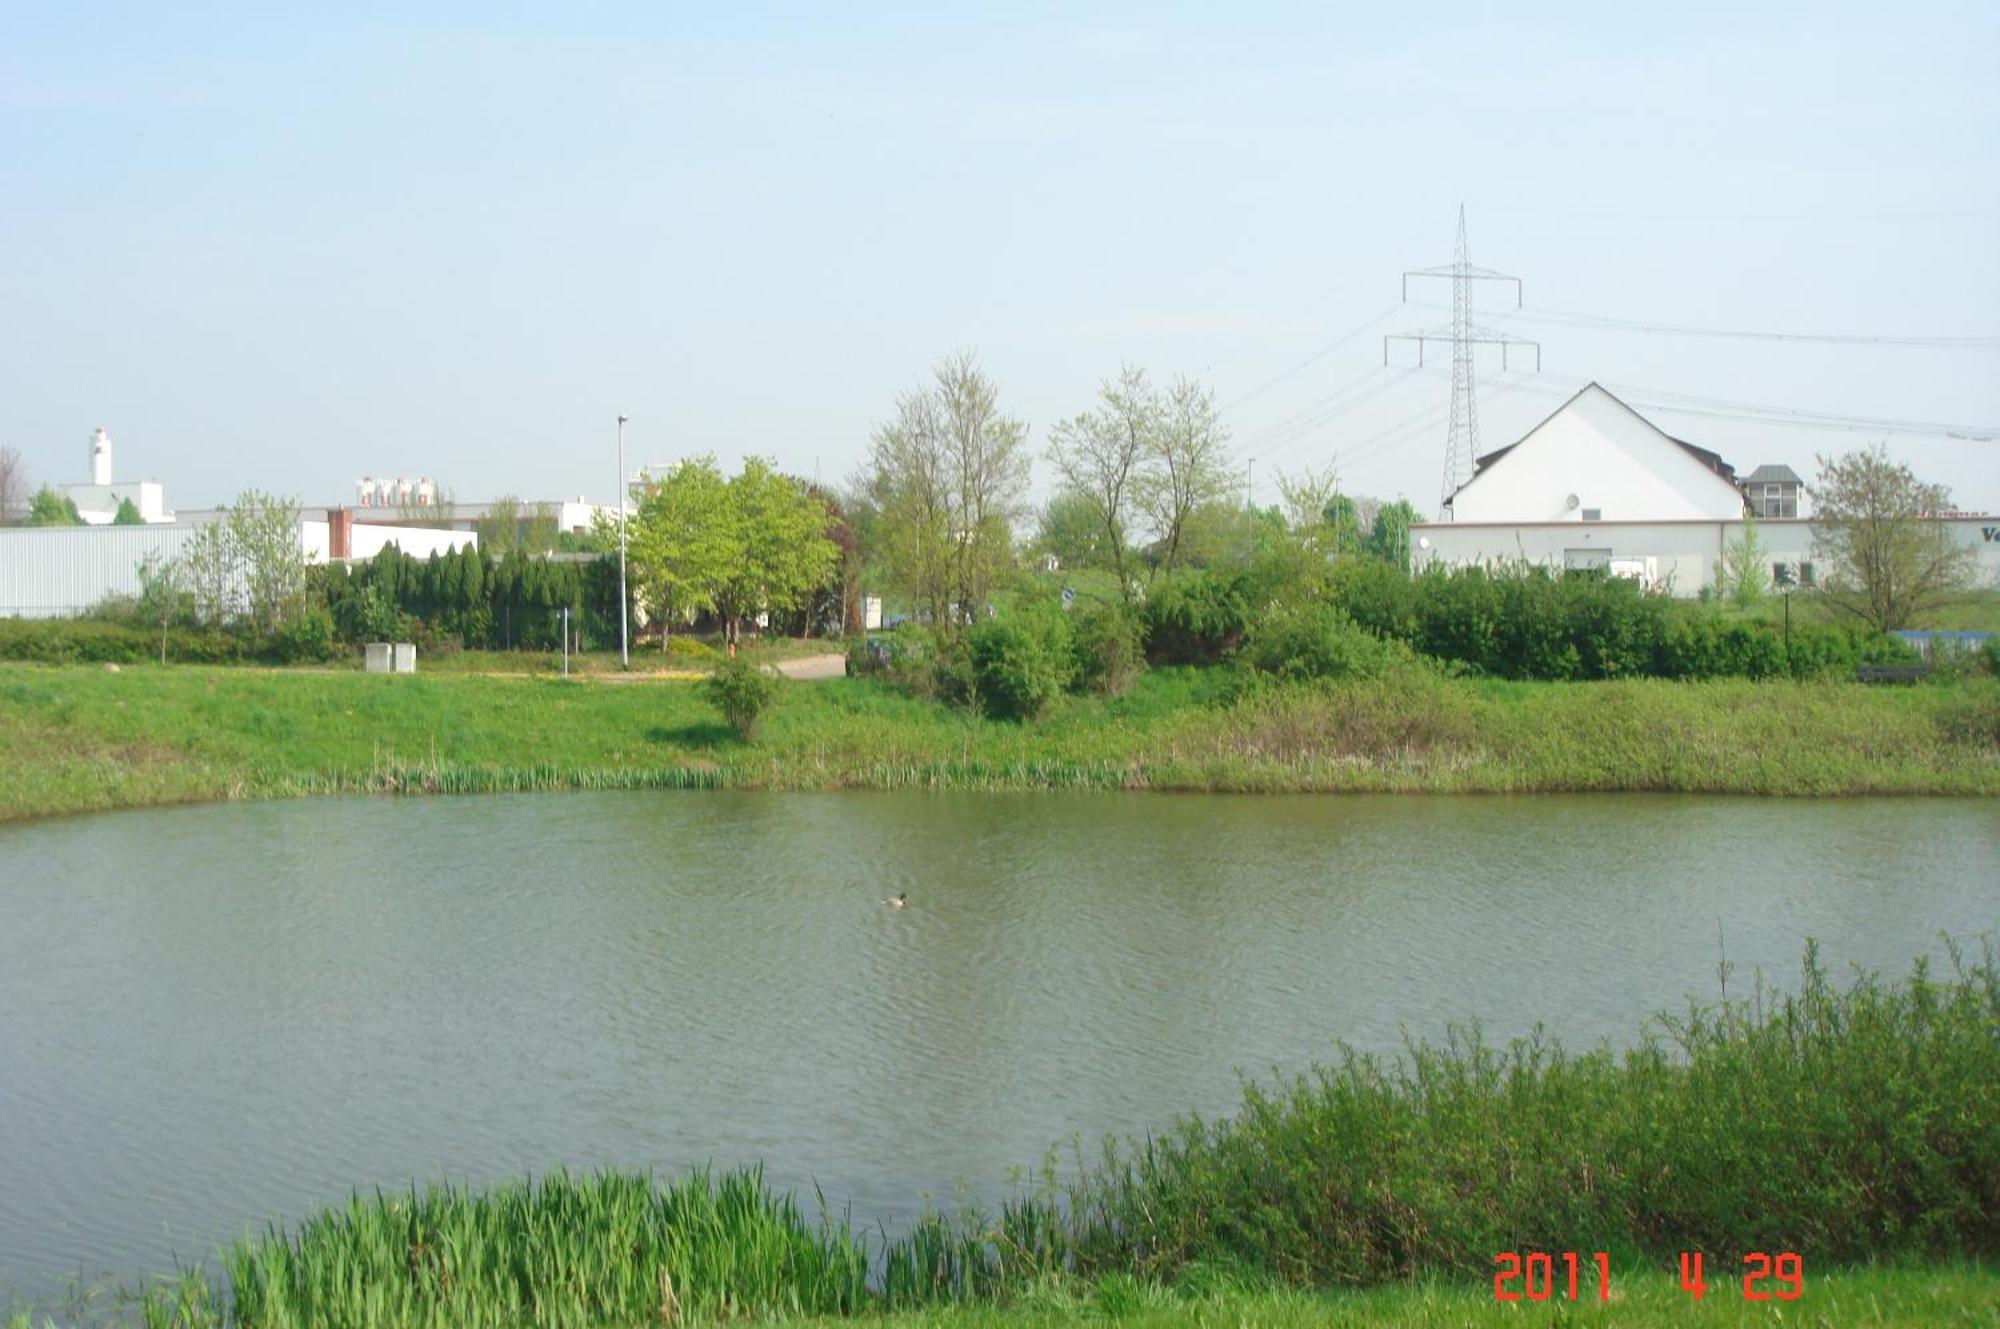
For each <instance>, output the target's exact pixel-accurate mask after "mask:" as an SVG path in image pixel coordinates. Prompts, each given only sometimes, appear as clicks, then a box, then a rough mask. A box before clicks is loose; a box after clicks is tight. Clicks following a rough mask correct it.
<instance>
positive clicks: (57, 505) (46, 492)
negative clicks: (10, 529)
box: [21, 485, 83, 526]
mask: <svg viewBox="0 0 2000 1329" xmlns="http://www.w3.org/2000/svg"><path fill="white" fill-rule="evenodd" d="M21 524H22V525H23V526H81V525H83V515H82V514H81V513H79V512H78V511H77V510H76V500H74V499H72V498H70V497H69V495H67V494H58V493H57V492H56V491H55V490H53V489H51V488H50V487H49V486H47V485H43V486H42V487H41V488H40V489H37V490H36V491H35V496H34V497H33V498H31V499H29V500H28V515H27V518H26V519H25V520H24V521H22V523H21Z"/></svg>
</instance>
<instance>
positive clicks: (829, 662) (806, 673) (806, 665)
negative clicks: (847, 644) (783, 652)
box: [777, 655, 847, 679]
mask: <svg viewBox="0 0 2000 1329" xmlns="http://www.w3.org/2000/svg"><path fill="white" fill-rule="evenodd" d="M777 670H778V672H779V673H780V674H782V675H784V676H785V677H786V678H807V679H821V678H844V677H846V675H847V657H846V656H844V655H806V656H801V657H799V658H798V659H796V660H780V661H779V662H778V665H777Z"/></svg>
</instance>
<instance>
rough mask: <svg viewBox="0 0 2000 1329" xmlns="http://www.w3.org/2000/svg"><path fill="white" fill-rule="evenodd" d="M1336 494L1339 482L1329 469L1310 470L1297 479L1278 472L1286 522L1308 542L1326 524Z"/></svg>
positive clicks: (1279, 496)
mask: <svg viewBox="0 0 2000 1329" xmlns="http://www.w3.org/2000/svg"><path fill="white" fill-rule="evenodd" d="M1339 493H1340V478H1339V475H1338V474H1337V473H1336V471H1335V470H1334V468H1333V466H1331V465H1328V466H1326V467H1325V468H1323V469H1319V470H1315V469H1314V468H1312V467H1310V466H1309V467H1307V468H1306V469H1305V470H1304V471H1302V472H1300V473H1299V474H1297V475H1292V474H1289V473H1287V472H1285V471H1279V472H1278V498H1279V501H1280V502H1281V503H1282V504H1283V505H1284V509H1285V520H1286V522H1287V523H1289V524H1290V526H1291V528H1292V530H1294V531H1296V532H1297V533H1298V534H1299V535H1301V536H1304V537H1308V538H1310V537H1312V536H1313V535H1315V534H1316V533H1317V532H1318V530H1319V528H1320V527H1321V526H1323V525H1325V524H1326V521H1327V509H1328V508H1329V507H1330V506H1331V505H1332V503H1333V500H1334V499H1335V498H1336V497H1337V496H1338V495H1339Z"/></svg>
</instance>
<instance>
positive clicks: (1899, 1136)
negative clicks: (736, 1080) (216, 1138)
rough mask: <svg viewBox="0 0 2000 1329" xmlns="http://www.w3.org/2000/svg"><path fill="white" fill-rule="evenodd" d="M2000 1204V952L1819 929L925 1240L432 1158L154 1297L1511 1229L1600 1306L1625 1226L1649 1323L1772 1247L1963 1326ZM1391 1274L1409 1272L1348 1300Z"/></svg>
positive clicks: (1822, 1316)
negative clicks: (1727, 988)
mask: <svg viewBox="0 0 2000 1329" xmlns="http://www.w3.org/2000/svg"><path fill="white" fill-rule="evenodd" d="M817 1207H819V1206H816V1208H817ZM1996 1213H2000V972H1996V969H1995V962H1994V955H1993V952H1992V950H1991V949H1990V947H1989V948H1988V949H1987V950H1986V951H1985V952H1984V954H1983V955H1982V957H1981V958H1980V959H1979V960H1978V961H1976V962H1974V963H1971V964H1962V963H1961V964H1957V965H1956V967H1955V971H1954V972H1953V973H1952V974H1951V975H1949V976H1947V977H1946V978H1945V979H1944V980H1943V981H1938V980H1934V979H1933V978H1932V977H1930V976H1929V975H1928V974H1927V973H1926V971H1925V970H1924V969H1923V967H1921V966H1919V967H1918V968H1917V969H1916V970H1915V971H1914V972H1913V973H1912V974H1911V976H1910V977H1909V978H1908V979H1906V980H1904V981H1903V982H1900V983H1885V982H1881V981H1878V980H1876V979H1873V978H1867V977H1860V978H1856V979H1855V980H1853V981H1852V982H1851V983H1850V984H1848V985H1845V986H1841V985H1836V984H1833V983H1831V982H1829V981H1828V979H1827V978H1826V977H1825V975H1823V974H1822V973H1820V972H1819V970H1818V969H1817V968H1816V966H1815V965H1814V963H1813V961H1812V958H1811V956H1810V955H1808V959H1807V962H1806V966H1805V970H1804V974H1803V978H1802V981H1801V983H1800V985H1799V987H1798V990H1797V991H1796V992H1795V993H1792V994H1788V995H1772V994H1765V993H1762V992H1760V993H1759V994H1758V996H1757V998H1756V999H1754V1000H1753V1001H1751V1002H1748V1003H1737V1004H1730V1005H1724V1006H1720V1007H1714V1008H1708V1009H1697V1010H1690V1011H1689V1012H1687V1013H1686V1014H1684V1015H1682V1016H1680V1017H1677V1018H1667V1017H1662V1019H1661V1020H1660V1021H1658V1022H1657V1024H1656V1025H1655V1027H1654V1028H1652V1029H1651V1030H1650V1031H1649V1032H1648V1035H1647V1036H1646V1037H1644V1038H1642V1039H1641V1041H1640V1042H1639V1043H1638V1044H1637V1045H1636V1046H1634V1047H1633V1048H1632V1049H1630V1050H1628V1051H1626V1052H1624V1053H1613V1052H1611V1051H1609V1050H1607V1049H1599V1050H1596V1051H1592V1052H1587V1053H1582V1054H1575V1053H1568V1052H1565V1051H1564V1050H1562V1049H1561V1048H1560V1047H1559V1046H1556V1045H1554V1044H1552V1043H1544V1042H1539V1041H1537V1042H1521V1043H1516V1044H1514V1045H1511V1046H1510V1047H1508V1048H1506V1049H1490V1048H1486V1047H1483V1046H1482V1045H1480V1044H1479V1042H1478V1041H1477V1040H1476V1039H1472V1038H1464V1037H1461V1038H1457V1039H1454V1040H1452V1041H1450V1042H1448V1043H1446V1044H1444V1045H1441V1046H1429V1047H1417V1048H1414V1049H1412V1050H1411V1052H1410V1053H1409V1054H1408V1055H1407V1056H1406V1057H1404V1058H1402V1059H1399V1060H1397V1061H1394V1062H1390V1063H1379V1062H1376V1061H1372V1060H1369V1059H1364V1058H1360V1057H1357V1056H1351V1055H1350V1056H1348V1057H1346V1058H1345V1060H1343V1061H1341V1062H1340V1063H1338V1064H1336V1065H1333V1066H1328V1067H1324V1068H1321V1069H1319V1070H1317V1071H1315V1072H1313V1073H1312V1074H1309V1075H1307V1076H1304V1077H1302V1078H1300V1079H1299V1080H1297V1081H1296V1082H1294V1083H1291V1084H1281V1085H1276V1086H1271V1087H1267V1088H1262V1089H1259V1088H1251V1089H1249V1090H1246V1094H1245V1101H1244V1104H1243V1106H1242V1108H1241V1109H1240V1110H1239V1111H1238V1113H1237V1114H1236V1115H1235V1116H1234V1117H1231V1118H1226V1119H1223V1120H1220V1121H1215V1122H1203V1121H1199V1120H1194V1119H1189V1120H1185V1121H1183V1122H1182V1123H1180V1125H1179V1126H1178V1127H1177V1128H1175V1129H1173V1130H1170V1131H1169V1132H1167V1133H1166V1134H1165V1135H1163V1136H1161V1137H1158V1138H1155V1139H1150V1140H1146V1141H1140V1142H1135V1143H1132V1144H1130V1145H1126V1146H1122V1147H1113V1148H1109V1149H1107V1150H1106V1151H1105V1153H1104V1155H1103V1157H1102V1158H1101V1159H1099V1160H1098V1161H1095V1162H1090V1163H1087V1164H1084V1165H1080V1166H1077V1167H1075V1168H1072V1169H1069V1170H1068V1171H1067V1172H1066V1173H1065V1174H1064V1175H1062V1176H1061V1177H1058V1176H1057V1175H1055V1174H1054V1173H1053V1172H1051V1173H1050V1174H1048V1175H1047V1176H1045V1177H1044V1179H1043V1180H1042V1181H1041V1183H1040V1184H1038V1185H1036V1186H1034V1187H1032V1188H1031V1189H1028V1190H1024V1191H1021V1192H1018V1193H1017V1194H1016V1195H1015V1196H1014V1198H1013V1199H1012V1200H1010V1201H1008V1202H1007V1203H1005V1204H1003V1205H1002V1207H1001V1208H1000V1210H999V1212H997V1213H993V1214H978V1213H963V1214H952V1215H940V1216H935V1217H933V1218H931V1219H928V1220H926V1221H924V1222H921V1223H918V1224H917V1225H915V1226H914V1227H913V1229H912V1230H911V1231H909V1232H907V1233H900V1234H896V1235H895V1236H894V1237H893V1238H884V1237H881V1236H878V1235H876V1234H872V1233H858V1232H856V1231H854V1230H853V1229H852V1228H850V1227H849V1225H848V1224H847V1222H846V1221H845V1220H844V1219H842V1218H841V1217H839V1216H838V1214H837V1212H836V1213H820V1214H816V1215H813V1216H808V1215H807V1214H806V1213H804V1212H802V1210H801V1208H800V1206H799V1205H798V1204H797V1203H796V1202H795V1201H794V1200H793V1199H792V1198H791V1197H789V1196H784V1195H777V1194H773V1193H772V1192H771V1191H770V1190H769V1189H768V1188H766V1187H765V1186H764V1184H763V1183H762V1181H761V1179H760V1178H759V1177H758V1176H757V1175H756V1174H754V1173H735V1174H730V1175H728V1176H725V1177H722V1178H719V1179H715V1178H710V1177H709V1176H707V1175H703V1174H697V1175H695V1176H693V1177H691V1178H687V1179H684V1180H682V1181H680V1182H677V1183H674V1184H669V1185H657V1184H655V1183H654V1182H653V1181H652V1180H651V1179H650V1178H647V1177H644V1176H633V1175H624V1174H617V1173H604V1174H598V1175H593V1176H589V1177H583V1178H571V1177H568V1176H564V1175H560V1174H558V1175H554V1176H550V1177H545V1178H543V1179H541V1180H540V1181H538V1182H535V1183H533V1184H527V1183H521V1184H515V1185H510V1186H502V1187H499V1188H496V1189H493V1190H490V1191H470V1190H460V1189H452V1188H444V1187H433V1188H431V1189H428V1190H425V1191H421V1192H418V1191H412V1192H409V1193H407V1194H403V1195H396V1196H374V1197H368V1198H360V1197H357V1198H356V1199H355V1200H353V1201H352V1202H351V1203H349V1204H348V1205H346V1206H343V1207H340V1208H337V1209H333V1210H330V1211H327V1212H325V1213H322V1214H320V1215H319V1216H317V1217H315V1218H313V1219H311V1220H309V1221H307V1222H306V1223H305V1224H303V1225H301V1226H300V1227H299V1228H298V1229H297V1230H295V1231H293V1232H290V1233H285V1232H278V1231H274V1232H271V1233H269V1234H268V1235H267V1236H265V1237H263V1238H259V1239H248V1240H245V1241H243V1242H241V1243H239V1244H237V1245H236V1246H234V1247H232V1248H230V1249H229V1250H227V1251H225V1252H224V1253H223V1255H222V1258H221V1260H220V1268H219V1271H218V1272H219V1276H220V1281H219V1282H218V1283H214V1284H212V1283H211V1282H210V1281H208V1279H207V1278H206V1277H204V1276H203V1275H201V1274H199V1273H194V1272H191V1273H189V1274H187V1275H185V1276H184V1277H182V1278H181V1279H180V1280H179V1282H177V1283H173V1284H167V1285H164V1286H162V1287H161V1288H159V1289H157V1290H156V1291H155V1292H154V1293H153V1295H152V1298H151V1301H150V1302H149V1304H148V1306H147V1318H148V1319H149V1321H150V1322H151V1323H153V1324H157V1325H169V1324H171V1325H180V1326H185V1327H187V1329H205V1327H206V1326H211V1325H227V1324H240V1325H260V1326H261V1325H297V1326H319V1325H354V1326H364V1325H472V1324H496V1325H497V1324H527V1323H537V1324H565V1325H638V1324H641V1323H663V1322H672V1321H675V1320H681V1319H686V1320H692V1321H701V1322H708V1321H715V1320H724V1319H737V1318H770V1317H784V1318H799V1317H824V1318H840V1319H843V1320H848V1319H852V1318H855V1317H875V1316H880V1315H883V1314H890V1315H904V1316H910V1315H912V1313H921V1314H917V1315H915V1318H911V1319H909V1321H908V1322H910V1323H940V1324H943V1323H960V1322H962V1323H987V1322H992V1323H994V1324H1004V1323H1015V1322H1033V1321H1035V1320H1036V1319H1037V1318H1048V1317H1052V1316H1054V1315H1057V1314H1066V1313H1075V1312H1077V1311H1094V1312H1096V1313H1099V1314H1114V1315H1123V1314H1138V1315H1140V1316H1141V1317H1150V1318H1152V1319H1155V1320H1157V1321H1158V1322H1160V1323H1191V1322H1192V1323H1210V1322H1215V1321H1217V1320H1229V1319H1240V1318H1244V1317H1248V1316H1252V1315H1255V1316H1259V1317H1261V1316H1262V1315H1264V1314H1270V1315H1272V1316H1273V1317H1274V1318H1277V1319H1278V1320H1279V1322H1281V1323H1289V1322H1297V1323H1301V1324H1304V1323H1356V1324H1385V1325H1400V1324H1436V1323H1466V1322H1479V1321H1483V1320H1485V1319H1487V1318H1490V1317H1493V1316H1494V1315H1495V1313H1496V1312H1497V1311H1499V1310H1501V1309H1504V1308H1497V1307H1494V1306H1492V1305H1491V1304H1490V1298H1491V1296H1492V1292H1493V1288H1494V1282H1493V1275H1494V1255H1495V1253H1496V1252H1500V1251H1515V1252H1527V1251H1553V1252H1563V1251H1577V1252H1580V1253H1583V1263H1584V1265H1585V1271H1586V1276H1585V1277H1584V1279H1583V1280H1582V1282H1581V1283H1580V1290H1581V1292H1582V1295H1583V1300H1582V1303H1581V1304H1580V1305H1579V1306H1578V1307H1577V1310H1578V1311H1579V1312H1580V1313H1581V1314H1583V1315H1584V1316H1586V1317H1588V1316H1599V1317H1606V1316H1608V1315H1609V1314H1610V1312H1607V1311H1606V1310H1605V1308H1603V1307H1597V1306H1595V1305H1594V1294H1595V1291H1596V1288H1595V1283H1594V1274H1593V1273H1592V1271H1591V1270H1590V1265H1589V1261H1590V1253H1591V1252H1596V1251H1605V1252H1608V1253H1609V1254H1610V1256H1611V1265H1612V1270H1613V1272H1612V1287H1613V1289H1614V1292H1615V1293H1616V1296H1617V1300H1616V1301H1615V1302H1614V1303H1613V1305H1614V1307H1615V1308H1616V1309H1617V1310H1619V1311H1623V1310H1625V1309H1627V1308H1629V1309H1631V1310H1633V1311H1636V1312H1638V1313H1640V1314H1642V1315H1643V1316H1645V1317H1647V1318H1640V1319H1633V1318H1627V1317H1626V1316H1625V1315H1623V1314H1619V1315H1618V1316H1617V1318H1616V1322H1618V1323H1655V1322H1665V1321H1666V1320H1667V1319H1668V1318H1670V1317H1671V1318H1672V1320H1673V1322H1674V1323H1684V1322H1687V1321H1688V1319H1689V1318H1690V1317H1695V1318H1696V1320H1697V1322H1700V1321H1699V1318H1698V1317H1699V1316H1700V1315H1701V1314H1702V1313H1707V1314H1709V1315H1713V1316H1717V1317H1718V1319H1714V1320H1710V1321H1708V1322H1711V1323H1713V1322H1737V1321H1734V1320H1732V1319H1730V1318H1729V1315H1730V1313H1733V1314H1735V1315H1741V1314H1743V1313H1744V1312H1745V1311H1746V1310H1748V1309H1750V1308H1748V1307H1746V1306H1745V1305H1744V1303H1743V1300H1742V1289H1743V1272H1744V1266H1743V1262H1742V1258H1741V1257H1742V1256H1743V1254H1744V1253H1746V1252H1753V1251H1761V1252H1766V1253H1777V1252H1795V1253H1797V1254H1798V1255H1799V1256H1800V1257H1801V1258H1802V1260H1803V1261H1804V1264H1803V1269H1804V1276H1805V1296H1804V1299H1803V1300H1802V1302H1801V1303H1800V1304H1799V1305H1798V1306H1797V1307H1796V1309H1797V1310H1801V1311H1804V1312H1806V1313H1807V1315H1808V1316H1810V1317H1811V1318H1809V1319H1808V1321H1807V1322H1809V1323H1823V1322H1825V1323H1843V1324H1845V1323H1885V1322H1886V1323H1893V1322H1932V1323H1936V1322H1947V1323H1948V1322H1950V1321H1949V1320H1944V1321H1939V1320H1935V1319H1932V1320H1928V1321H1927V1320H1925V1319H1924V1317H1925V1316H1926V1315H1932V1314H1934V1313H1938V1312H1944V1311H1952V1312H1963V1311H1966V1310H1968V1309H1974V1308H1979V1307H1984V1308H1985V1309H1986V1311H1987V1313H1988V1314H1990V1313H1992V1311H1993V1310H1994V1309H1995V1307H1996V1304H2000V1297H1996V1293H2000V1278H1996V1275H1995V1273H1994V1272H1993V1269H1992V1262H1993V1261H1995V1260H2000V1226H1996V1224H1995V1223H1994V1221H1993V1218H1994V1215H1995V1214H1996ZM1684 1251H1700V1252H1703V1253H1704V1257H1705V1263H1706V1269H1705V1271H1704V1272H1705V1273H1706V1275H1707V1281H1708V1284H1709V1291H1708V1294H1707V1296H1706V1297H1705V1298H1704V1302H1705V1303H1713V1304H1712V1305H1708V1304H1705V1305H1704V1306H1702V1307H1696V1306H1694V1305H1693V1304H1692V1303H1691V1302H1690V1300H1689V1299H1688V1297H1687V1294H1685V1293H1683V1292H1682V1291H1681V1290H1680V1284H1679V1278H1678V1259H1679V1255H1680V1253H1681V1252H1684ZM1878 1262H1886V1263H1887V1264H1888V1265H1890V1266H1892V1268H1890V1269H1888V1270H1884V1269H1882V1268H1877V1267H1874V1266H1876V1265H1877V1264H1878ZM1368 1288H1382V1289H1389V1290H1388V1291H1383V1292H1380V1293H1377V1294H1374V1295H1372V1296H1354V1295H1346V1296H1338V1297H1335V1296H1329V1295H1326V1294H1328V1293H1330V1292H1332V1291H1334V1290H1339V1289H1347V1290H1354V1289H1368ZM1776 1288H1777V1285H1776V1284H1770V1285H1769V1287H1768V1290H1774V1291H1775V1290H1776ZM1306 1293H1311V1294H1315V1295H1310V1296H1308V1295H1301V1294H1306ZM1558 1295H1559V1296H1563V1295H1564V1294H1562V1293H1559V1294H1558ZM1885 1301H1886V1304H1887V1306H1888V1307H1889V1308H1892V1309H1891V1310H1890V1311H1889V1312H1888V1313H1889V1314H1893V1315H1894V1316H1895V1317H1897V1318H1895V1319H1887V1318H1880V1317H1881V1316H1882V1315H1883V1314H1884V1304H1885ZM1773 1305H1774V1306H1775V1307H1776V1309H1784V1306H1783V1305H1781V1304H1777V1303H1774V1304H1773ZM1836 1306H1839V1307H1845V1308H1846V1310H1848V1311H1852V1312H1853V1313H1854V1314H1853V1318H1847V1317H1846V1316H1845V1315H1842V1316H1840V1317H1834V1316H1833V1311H1834V1308H1835V1307H1836ZM968 1307H969V1308H975V1309H977V1311H978V1313H977V1314H976V1315H968V1316H967V1317H966V1318H965V1319H963V1320H960V1319H959V1317H958V1315H957V1314H956V1313H954V1314H942V1318H939V1316H940V1315H941V1313H942V1312H944V1311H947V1310H949V1311H954V1312H957V1311H959V1310H962V1308H968ZM224 1308H227V1310H225V1309H224ZM1565 1309H1567V1307H1565ZM1765 1309H1766V1311H1768V1310H1770V1309H1771V1307H1767V1308H1765ZM1864 1311H1865V1312H1866V1314H1863V1312H1864ZM1871 1316H1873V1317H1877V1318H1870V1317H1871ZM1583 1322H1586V1323H1608V1322H1611V1320H1610V1319H1609V1318H1599V1319H1588V1318H1587V1319H1585V1320H1584V1321H1583ZM1975 1322H1976V1321H1975Z"/></svg>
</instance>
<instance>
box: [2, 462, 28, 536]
mask: <svg viewBox="0 0 2000 1329" xmlns="http://www.w3.org/2000/svg"><path fill="white" fill-rule="evenodd" d="M28 492H29V490H28V464H27V463H26V462H25V461H23V460H22V459H21V454H20V451H19V450H18V449H15V448H0V526H9V525H12V524H13V523H15V522H17V521H19V520H21V518H22V516H23V515H24V514H25V513H26V512H27V510H28Z"/></svg>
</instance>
